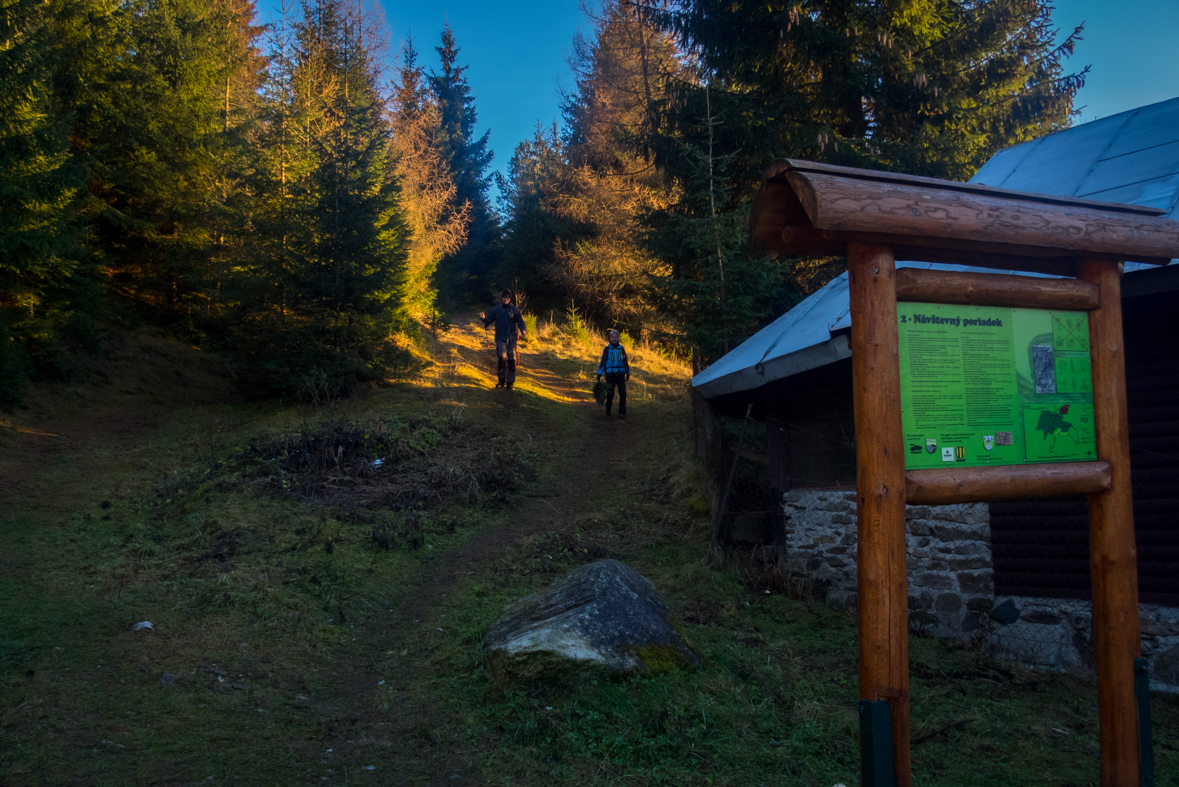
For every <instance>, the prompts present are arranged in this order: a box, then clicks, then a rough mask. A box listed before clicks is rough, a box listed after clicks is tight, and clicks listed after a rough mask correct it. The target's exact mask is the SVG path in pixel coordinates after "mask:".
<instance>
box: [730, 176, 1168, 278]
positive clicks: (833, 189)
mask: <svg viewBox="0 0 1179 787" xmlns="http://www.w3.org/2000/svg"><path fill="white" fill-rule="evenodd" d="M1163 213H1164V211H1161V210H1158V209H1156V208H1146V207H1141V206H1138V205H1123V204H1121V203H1113V202H1097V201H1093V200H1084V199H1074V198H1071V197H1060V196H1055V195H1051V194H1034V193H1030V192H1024V191H1011V190H1009V189H1000V188H994V187H991V186H980V185H975V184H971V183H958V182H955V181H948V180H937V179H935V178H921V177H916V176H912V175H898V174H895V173H891V172H876V171H873V170H866V169H855V168H852V167H837V166H833V165H830V164H817V163H815V162H810V161H796V160H792V159H783V160H781V161H776V162H774V164H773V165H771V166H770V168H769V170H767V171H766V174H765V177H764V178H763V180H762V186H761V190H760V191H759V192H758V195H757V198H756V199H755V200H754V203H753V212H752V215H751V217H750V240H751V244H752V246H753V248H754V250H755V251H759V252H763V253H783V254H791V255H800V256H801V255H814V256H821V255H832V256H842V255H844V254H846V253H847V244H848V242H849V241H857V242H862V243H874V244H881V245H887V246H891V247H892V249H893V252H894V254H895V255H896V256H897V258H898V259H907V260H913V261H923V262H949V263H965V264H970V265H981V266H985V267H1002V268H1007V269H1015V270H1023V271H1035V272H1040V273H1052V274H1058V275H1064V276H1071V275H1074V272H1075V271H1074V261H1075V260H1076V259H1078V258H1088V259H1107V260H1117V261H1133V262H1145V263H1151V264H1157V265H1165V264H1167V263H1168V262H1170V260H1171V259H1172V258H1174V257H1179V222H1175V221H1172V220H1170V219H1167V218H1162V214H1163Z"/></svg>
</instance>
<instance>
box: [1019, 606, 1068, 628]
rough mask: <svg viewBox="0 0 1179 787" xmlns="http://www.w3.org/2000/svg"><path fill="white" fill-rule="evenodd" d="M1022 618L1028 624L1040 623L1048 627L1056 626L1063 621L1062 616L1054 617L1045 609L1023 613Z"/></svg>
mask: <svg viewBox="0 0 1179 787" xmlns="http://www.w3.org/2000/svg"><path fill="white" fill-rule="evenodd" d="M1021 617H1022V618H1023V619H1024V620H1026V621H1027V622H1028V623H1040V624H1042V625H1046V626H1055V625H1058V624H1059V623H1060V622H1061V621H1063V618H1062V617H1060V615H1054V614H1053V613H1051V612H1048V611H1047V610H1043V609H1033V610H1031V611H1030V612H1025V613H1023V615H1022V616H1021Z"/></svg>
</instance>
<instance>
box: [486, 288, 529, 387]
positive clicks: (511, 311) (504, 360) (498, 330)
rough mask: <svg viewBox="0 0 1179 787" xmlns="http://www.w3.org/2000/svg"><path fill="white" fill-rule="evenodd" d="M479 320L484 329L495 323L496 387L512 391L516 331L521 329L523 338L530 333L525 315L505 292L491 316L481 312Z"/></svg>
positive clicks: (514, 379) (514, 374)
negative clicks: (497, 374) (525, 324)
mask: <svg viewBox="0 0 1179 787" xmlns="http://www.w3.org/2000/svg"><path fill="white" fill-rule="evenodd" d="M479 319H480V320H483V327H484V328H486V327H487V326H489V325H491V324H492V323H493V322H494V323H495V355H496V357H497V358H498V359H499V382H497V383H496V384H495V387H496V388H507V389H509V390H510V389H511V387H512V386H513V385H515V384H516V329H517V328H519V329H520V336H521V337H522V338H527V333H528V329H527V328H526V327H525V326H524V315H522V314H520V309H519V308H517V306H516V305H515V304H514V303H512V293H510V292H508V291H507V290H504V292H503V295H501V296H500V304H499V305H498V306H496V307H495V308H494V309H492V310H491V314H484V313H483V312H479Z"/></svg>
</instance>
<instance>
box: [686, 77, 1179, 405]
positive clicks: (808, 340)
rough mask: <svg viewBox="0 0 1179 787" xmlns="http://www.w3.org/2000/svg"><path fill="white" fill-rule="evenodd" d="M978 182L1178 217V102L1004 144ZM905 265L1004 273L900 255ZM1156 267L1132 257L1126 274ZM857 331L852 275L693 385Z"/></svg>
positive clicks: (753, 379) (758, 371)
mask: <svg viewBox="0 0 1179 787" xmlns="http://www.w3.org/2000/svg"><path fill="white" fill-rule="evenodd" d="M970 182H971V183H976V184H980V185H987V186H997V187H1001V188H1005V189H1016V190H1021V191H1032V192H1040V193H1045V194H1056V195H1060V196H1068V197H1082V198H1085V199H1094V200H1101V201H1105V202H1122V203H1129V204H1136V205H1143V206H1146V207H1152V208H1158V209H1160V210H1165V211H1167V214H1166V215H1167V216H1168V217H1169V218H1172V219H1177V220H1179V98H1174V99H1171V100H1170V101H1163V102H1161V103H1158V104H1151V105H1149V106H1145V107H1140V108H1138V109H1134V110H1131V111H1129V112H1123V113H1121V114H1119V115H1112V116H1110V117H1107V118H1102V119H1101V120H1095V121H1093V122H1091V123H1085V124H1083V125H1080V126H1075V127H1073V128H1070V129H1066V130H1064V131H1058V132H1056V133H1054V134H1049V135H1047V136H1044V137H1040V138H1039V139H1036V140H1032V141H1031V142H1025V143H1023V144H1020V145H1016V146H1014V147H1010V148H1007V149H1005V150H1001V151H999V152H998V153H996V154H995V155H994V156H993V157H992V158H991V160H990V161H988V162H987V163H986V164H985V165H984V166H983V167H982V169H980V170H979V171H978V173H976V174H975V176H974V177H973V178H971V180H970ZM1172 263H1173V261H1172ZM897 267H898V268H903V267H920V268H937V269H940V270H951V271H978V272H984V273H997V272H999V271H995V270H992V269H987V268H976V267H969V266H964V265H940V264H934V263H914V262H902V261H898V262H897ZM1153 267H1154V266H1150V265H1142V264H1137V263H1127V264H1126V271H1127V273H1130V272H1134V271H1138V270H1141V269H1144V268H1153ZM1013 273H1020V274H1021V275H1024V276H1027V275H1035V274H1029V273H1027V272H1025V271H1013ZM1144 273H1145V271H1144ZM850 328H851V315H850V311H849V305H848V292H847V274H846V273H844V274H842V275H840V276H838V277H836V278H835V279H834V280H832V281H831V282H828V284H827V285H826V286H824V287H823V288H822V289H820V290H819V291H818V292H815V293H813V294H812V295H810V296H809V297H808V298H806V299H805V300H803V301H802V303H800V304H798V305H797V306H795V307H794V308H793V309H791V310H790V311H788V312H786V314H784V315H782V316H781V317H779V318H778V319H776V320H774V322H772V323H770V324H769V325H767V326H766V327H765V328H763V329H762V330H760V331H758V332H757V333H756V334H754V335H753V336H751V337H750V338H749V339H747V340H746V341H745V342H743V343H742V344H740V345H739V346H738V347H736V348H735V349H733V350H732V351H731V352H729V353H728V354H727V355H725V356H724V357H722V358H720V359H719V360H718V361H717V362H716V363H714V364H712V365H711V366H709V367H708V368H707V369H705V370H703V371H702V372H700V373H699V374H697V375H696V376H695V377H694V378H692V387H693V388H695V389H696V390H698V391H700V393H701V394H703V395H704V396H705V397H707V398H710V399H711V398H714V397H717V396H723V395H725V394H731V393H737V392H740V391H747V390H752V389H755V388H758V387H760V386H762V385H765V384H766V383H769V382H773V381H774V380H780V379H783V378H785V377H790V376H792V375H795V374H798V373H800V372H805V371H808V370H810V369H815V368H818V367H820V366H825V365H827V364H830V363H834V362H835V361H838V360H841V359H844V358H849V357H851V346H850V344H849V343H848V337H847V330H848V329H850Z"/></svg>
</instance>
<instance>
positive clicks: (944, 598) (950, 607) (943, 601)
mask: <svg viewBox="0 0 1179 787" xmlns="http://www.w3.org/2000/svg"><path fill="white" fill-rule="evenodd" d="M934 608H935V609H937V611H938V612H957V611H958V610H960V609H962V598H961V597H960V596H958V595H956V594H954V593H942V594H941V595H940V596H938V597H937V602H936V603H935V604H934Z"/></svg>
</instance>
